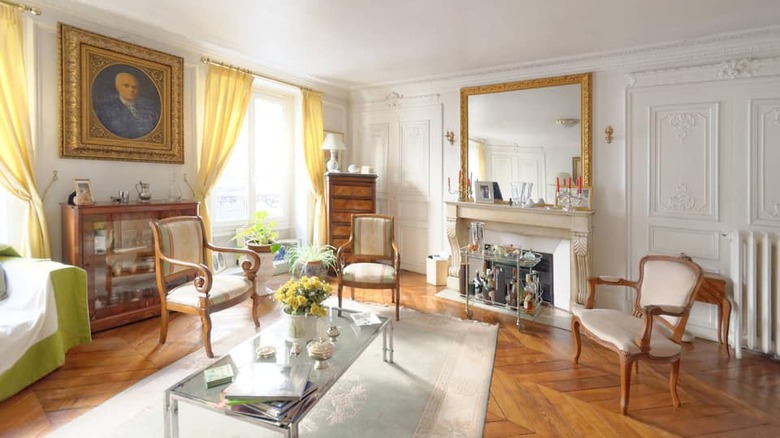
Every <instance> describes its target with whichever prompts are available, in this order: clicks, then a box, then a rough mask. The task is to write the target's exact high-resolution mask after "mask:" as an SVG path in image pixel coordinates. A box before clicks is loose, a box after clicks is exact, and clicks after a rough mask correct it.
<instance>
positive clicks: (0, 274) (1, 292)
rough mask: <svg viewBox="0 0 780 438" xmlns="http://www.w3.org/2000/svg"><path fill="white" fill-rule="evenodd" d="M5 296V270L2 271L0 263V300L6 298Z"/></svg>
mask: <svg viewBox="0 0 780 438" xmlns="http://www.w3.org/2000/svg"><path fill="white" fill-rule="evenodd" d="M7 296H8V295H7V291H6V289H5V271H3V265H2V264H0V300H4V299H6V297H7Z"/></svg>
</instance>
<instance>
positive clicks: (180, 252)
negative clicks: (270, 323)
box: [150, 216, 260, 357]
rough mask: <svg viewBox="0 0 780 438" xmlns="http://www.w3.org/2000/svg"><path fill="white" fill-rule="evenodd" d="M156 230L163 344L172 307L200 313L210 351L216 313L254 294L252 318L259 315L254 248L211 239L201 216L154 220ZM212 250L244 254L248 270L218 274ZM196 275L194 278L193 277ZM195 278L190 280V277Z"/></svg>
mask: <svg viewBox="0 0 780 438" xmlns="http://www.w3.org/2000/svg"><path fill="white" fill-rule="evenodd" d="M150 225H151V226H152V232H153V235H154V267H155V272H156V274H155V275H156V276H157V290H158V292H159V294H160V316H161V320H160V343H161V344H164V343H165V340H166V338H167V336H168V311H169V310H172V311H176V312H182V313H189V314H194V315H199V316H200V320H201V324H202V329H203V346H204V347H205V349H206V356H208V357H214V353H213V351H212V350H211V316H210V315H211V314H212V313H214V312H218V311H220V310H222V309H226V308H228V307H232V306H234V305H236V304H239V303H241V302H242V301H244V300H245V299H247V298H251V299H252V320H253V321H254V323H255V327H259V326H260V322H259V320H258V307H257V306H258V300H257V295H256V294H255V276H256V274H257V270H258V269H259V268H260V258H259V257H258V255H257V254H256V253H255V252H254V251H249V250H247V249H239V248H225V247H218V246H214V245H212V244H210V243H209V242H208V241H206V239H205V237H204V236H205V235H206V233H205V228H204V225H203V219H201V218H200V216H180V217H172V218H167V219H161V220H158V221H151V222H150ZM206 250H211V251H218V252H226V253H228V252H229V253H238V254H243V255H245V256H247V257H248V258H249V260H248V261H244V262H243V264H242V266H241V268H242V269H243V270H244V275H212V272H211V270H210V269H209V268H208V266H207V265H206V260H207V259H206ZM191 278H194V279H192V280H190V279H191ZM188 280H189V281H188Z"/></svg>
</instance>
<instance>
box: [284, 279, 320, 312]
mask: <svg viewBox="0 0 780 438" xmlns="http://www.w3.org/2000/svg"><path fill="white" fill-rule="evenodd" d="M330 291H331V288H330V285H329V284H328V283H325V282H323V281H322V280H320V279H319V278H317V277H301V278H300V279H292V280H290V281H288V282H287V283H285V284H283V285H282V287H280V288H279V289H277V290H276V292H275V293H274V298H276V299H277V300H279V302H281V303H282V304H283V305H284V313H287V314H290V315H313V316H325V314H326V310H325V307H322V302H323V301H325V299H327V298H328V297H329V296H330Z"/></svg>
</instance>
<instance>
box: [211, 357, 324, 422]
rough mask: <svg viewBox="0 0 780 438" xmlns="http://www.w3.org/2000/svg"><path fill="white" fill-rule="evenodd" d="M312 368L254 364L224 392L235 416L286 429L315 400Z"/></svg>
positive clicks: (295, 365)
mask: <svg viewBox="0 0 780 438" xmlns="http://www.w3.org/2000/svg"><path fill="white" fill-rule="evenodd" d="M310 371H311V364H308V363H304V364H294V365H291V364H276V363H251V364H247V365H245V366H243V367H241V368H240V369H239V372H238V376H237V377H236V379H235V382H233V384H232V385H230V386H229V387H228V388H227V389H225V391H224V393H223V394H224V396H225V400H226V401H227V405H228V406H230V409H231V410H232V411H234V412H237V413H240V414H244V415H250V416H252V417H256V418H260V419H263V420H266V421H269V422H272V423H275V424H277V425H280V426H283V425H287V424H290V423H291V422H293V421H295V420H296V419H297V418H298V417H299V416H300V414H302V413H303V412H306V408H307V407H308V406H310V405H311V404H313V403H314V402H315V400H316V396H315V394H314V393H315V392H316V390H317V385H316V384H314V383H313V382H311V381H310V380H309V372H310Z"/></svg>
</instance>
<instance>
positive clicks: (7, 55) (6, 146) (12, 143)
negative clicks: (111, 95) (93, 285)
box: [0, 4, 51, 258]
mask: <svg viewBox="0 0 780 438" xmlns="http://www.w3.org/2000/svg"><path fill="white" fill-rule="evenodd" d="M34 162H35V153H34V150H33V146H32V135H31V133H30V110H29V108H28V107H27V81H26V79H25V72H24V57H23V56H22V17H21V11H20V10H19V9H17V8H13V7H10V6H7V5H4V4H0V186H2V187H3V188H5V189H6V190H8V192H10V193H11V194H12V195H13V196H15V197H17V198H19V199H21V200H22V201H23V202H25V203H26V204H27V220H26V221H25V222H26V223H27V232H26V233H25V234H24V236H23V239H22V242H23V243H22V248H19V251H20V253H21V254H22V255H24V256H28V257H36V258H49V257H51V248H50V246H49V245H50V244H49V230H48V227H47V225H46V216H45V214H44V211H43V202H42V201H41V197H40V195H39V194H38V187H37V184H36V183H35V174H34V173H33V164H34Z"/></svg>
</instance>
